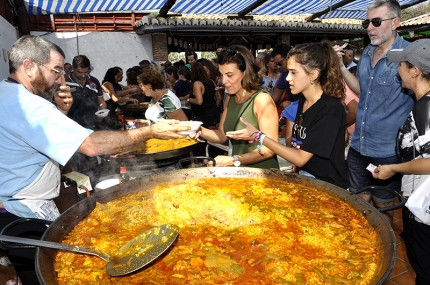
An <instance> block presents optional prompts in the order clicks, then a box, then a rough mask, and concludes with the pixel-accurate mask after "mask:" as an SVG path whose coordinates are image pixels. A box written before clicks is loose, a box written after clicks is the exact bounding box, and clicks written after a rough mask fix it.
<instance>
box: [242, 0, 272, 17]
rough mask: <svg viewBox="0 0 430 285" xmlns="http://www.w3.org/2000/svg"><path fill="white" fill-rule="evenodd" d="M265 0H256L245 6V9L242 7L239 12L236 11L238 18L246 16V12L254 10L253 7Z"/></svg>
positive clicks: (265, 0)
mask: <svg viewBox="0 0 430 285" xmlns="http://www.w3.org/2000/svg"><path fill="white" fill-rule="evenodd" d="M266 2H267V0H257V1H255V2H254V3H252V4H251V5H249V6H248V7H246V8H245V9H243V10H242V11H240V12H239V13H237V15H238V16H239V18H243V17H245V16H246V14H248V13H249V12H251V11H252V10H254V9H255V8H257V7H259V6H261V5H262V4H264V3H266Z"/></svg>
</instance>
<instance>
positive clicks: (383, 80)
mask: <svg viewBox="0 0 430 285" xmlns="http://www.w3.org/2000/svg"><path fill="white" fill-rule="evenodd" d="M396 81H398V78H397V71H396V70H384V71H383V72H381V73H380V74H379V75H378V76H377V83H378V86H379V88H378V89H380V90H378V91H383V92H378V96H379V97H382V98H386V97H390V96H392V95H394V94H393V93H395V92H391V91H393V90H390V89H391V88H390V87H389V86H391V87H396V86H397V84H395V83H396Z"/></svg>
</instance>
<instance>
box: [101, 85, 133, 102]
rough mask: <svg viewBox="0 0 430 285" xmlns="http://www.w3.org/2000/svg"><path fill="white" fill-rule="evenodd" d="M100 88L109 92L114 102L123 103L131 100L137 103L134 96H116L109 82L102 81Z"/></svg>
mask: <svg viewBox="0 0 430 285" xmlns="http://www.w3.org/2000/svg"><path fill="white" fill-rule="evenodd" d="M102 89H103V91H104V92H106V93H108V94H109V96H110V97H111V99H112V101H114V102H115V103H125V102H133V103H136V104H137V103H139V101H138V100H137V99H135V98H128V97H118V96H117V92H115V89H114V88H113V85H112V83H110V82H105V83H103V85H102Z"/></svg>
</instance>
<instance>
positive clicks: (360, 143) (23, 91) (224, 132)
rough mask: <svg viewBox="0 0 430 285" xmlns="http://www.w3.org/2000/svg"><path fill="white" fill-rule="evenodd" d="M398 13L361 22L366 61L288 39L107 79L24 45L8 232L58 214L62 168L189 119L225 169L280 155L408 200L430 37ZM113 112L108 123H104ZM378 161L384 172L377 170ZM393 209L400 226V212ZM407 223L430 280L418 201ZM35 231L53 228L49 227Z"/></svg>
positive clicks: (419, 159)
mask: <svg viewBox="0 0 430 285" xmlns="http://www.w3.org/2000/svg"><path fill="white" fill-rule="evenodd" d="M400 13H401V9H400V5H399V3H398V2H397V1H396V0H374V1H373V2H372V3H371V4H370V5H369V7H368V11H367V19H366V20H364V21H363V22H362V26H363V28H364V29H366V31H367V33H368V36H369V38H370V44H369V45H368V46H367V47H365V49H364V51H363V52H362V54H361V56H360V58H359V60H357V58H355V57H356V51H355V50H353V49H351V48H348V47H344V46H339V45H333V44H332V43H331V42H328V41H322V42H315V43H303V44H298V45H295V46H293V47H291V46H289V45H287V44H284V43H280V44H277V45H276V46H275V47H274V48H273V49H272V50H271V51H270V52H259V53H257V54H253V53H252V51H251V50H249V49H248V48H247V47H245V46H242V45H232V46H228V47H226V46H219V47H218V48H217V50H216V55H217V58H216V59H215V60H210V59H205V58H200V59H199V58H198V55H197V53H196V52H194V51H190V52H187V53H186V62H185V61H183V60H180V61H177V62H175V63H173V64H172V63H170V62H169V61H165V62H164V63H162V64H160V62H158V61H153V60H142V61H140V62H139V63H138V65H136V66H133V67H131V68H129V69H127V71H126V74H125V77H126V80H125V82H126V84H122V83H121V82H122V81H123V77H124V74H123V70H122V68H120V67H118V66H114V67H111V68H109V69H108V70H107V71H106V74H105V76H104V78H103V80H102V81H101V82H100V81H99V80H98V79H97V78H95V77H94V76H92V75H91V71H92V65H91V62H90V59H89V58H87V57H86V56H85V55H77V56H75V57H74V58H73V60H72V62H71V64H70V63H64V57H65V56H64V52H63V51H62V50H61V48H60V47H58V46H57V45H55V44H53V43H50V42H48V41H46V40H45V39H43V38H42V37H37V36H24V37H21V38H20V39H19V40H18V41H17V42H16V43H15V44H14V45H13V47H12V49H11V51H10V56H9V58H10V61H9V62H10V76H9V77H8V78H7V79H6V80H4V81H2V82H1V83H0V86H1V88H0V110H1V112H0V114H2V116H3V117H4V118H5V119H6V118H7V119H8V120H9V121H10V120H11V119H12V120H13V122H15V123H14V124H13V125H12V124H10V125H7V124H5V125H4V126H3V125H2V127H1V128H0V142H1V143H2V145H3V146H5V148H4V151H3V152H2V153H1V155H0V186H1V188H2V189H7V190H2V195H1V199H0V208H1V209H3V210H4V212H5V213H2V214H0V227H2V226H4V225H6V224H7V223H9V222H10V221H13V220H16V219H18V218H20V217H32V218H35V217H36V218H40V219H44V220H55V218H56V217H57V216H58V215H59V212H58V210H56V207H55V204H54V203H53V200H52V199H53V198H54V197H56V196H58V190H59V184H60V182H59V179H60V170H59V165H65V164H66V163H67V162H68V161H69V160H70V161H71V162H73V163H74V165H75V167H76V169H77V170H81V169H84V168H86V167H89V166H91V165H93V164H95V163H97V162H96V161H95V156H97V155H100V154H110V153H114V152H117V151H118V150H120V149H122V148H124V147H127V146H130V145H133V144H135V143H137V142H140V141H143V140H146V139H148V138H152V137H156V138H160V139H171V138H181V137H182V136H180V135H178V134H176V132H178V131H184V130H186V129H185V128H184V127H177V126H174V125H173V124H175V123H178V122H179V121H186V120H196V121H201V122H202V127H201V128H200V129H199V130H198V131H197V132H196V134H195V135H189V138H198V137H200V138H203V139H205V140H207V141H208V142H212V143H214V144H224V145H228V153H226V154H222V155H217V156H216V157H215V158H214V160H215V165H216V166H233V167H239V166H246V167H256V168H265V169H279V163H278V160H277V156H279V157H282V158H284V159H286V160H287V161H289V162H291V163H292V164H294V171H295V172H297V173H299V174H301V175H305V176H309V177H313V178H317V179H320V180H323V181H326V182H328V183H331V184H334V185H337V186H339V187H341V188H343V189H345V190H348V191H350V192H352V193H358V192H360V190H361V189H363V188H364V187H366V186H368V185H377V186H382V187H385V188H388V189H391V190H392V191H396V192H400V191H402V193H403V195H404V196H406V197H408V196H410V195H411V194H412V193H413V191H414V190H415V188H414V183H411V182H410V181H414V179H416V177H418V178H420V177H421V176H420V175H424V174H430V162H429V161H430V160H429V159H430V158H429V156H430V150H429V149H428V148H429V147H428V145H429V141H430V140H429V139H428V138H427V137H428V133H429V126H428V121H429V100H430V99H429V98H430V48H429V47H430V40H418V41H415V42H412V43H409V42H407V41H406V40H404V39H402V38H401V37H400V36H399V35H398V34H397V32H396V29H397V27H398V26H399V23H400ZM28 51H31V52H28ZM10 94H14V95H16V96H9V95H10ZM143 102H147V103H148V104H149V105H148V108H147V110H146V112H145V117H146V119H147V120H148V122H149V126H147V127H142V128H137V129H135V130H128V131H119V130H115V128H116V125H115V116H116V113H117V110H118V109H117V108H118V107H120V106H121V105H124V104H139V103H143ZM16 106H19V110H17V107H16ZM102 109H108V110H109V114H110V116H106V117H103V118H102V117H97V116H96V115H95V113H97V111H99V110H102ZM280 118H285V120H286V124H285V135H284V136H285V142H286V143H285V144H283V143H281V142H280V140H279V134H280V124H279V122H280ZM70 133H73V134H74V135H73V137H71V136H69V135H68V134H70ZM345 145H349V150H348V152H347V155H345ZM369 164H373V165H375V166H377V168H376V170H375V171H374V172H373V173H371V172H370V171H368V170H367V169H366V167H367V166H368V165H369ZM405 173H406V175H402V174H405ZM402 176H403V182H402ZM411 185H412V186H411ZM28 193H32V195H31V198H29V196H28ZM358 195H359V196H360V197H362V198H363V199H365V200H366V201H368V202H369V203H372V204H373V205H374V206H375V207H376V208H382V207H386V206H391V205H392V204H393V203H394V199H395V196H394V195H393V194H392V193H389V192H386V191H380V190H373V191H371V192H367V191H365V192H360V193H359V194H358ZM383 215H384V216H385V218H386V219H387V221H388V222H390V223H391V222H392V220H393V211H387V212H384V213H383ZM403 223H404V239H405V243H406V249H407V254H408V258H409V261H410V263H411V265H412V267H413V269H414V270H415V272H416V284H417V285H423V284H430V281H429V280H430V261H429V260H430V259H429V257H430V243H428V240H427V237H430V226H429V225H427V224H424V223H421V222H420V221H419V220H417V219H416V218H415V217H414V215H413V213H411V212H410V211H409V210H408V208H407V207H404V208H403ZM27 230H28V229H22V232H25V231H27ZM34 231H35V232H41V233H43V226H42V227H41V226H40V225H38V226H35V229H34ZM18 234H19V233H18ZM8 256H9V258H10V261H11V262H12V263H13V264H14V266H15V269H16V271H17V272H18V274H19V276H20V278H21V280H22V282H23V284H38V283H37V281H36V280H37V277H36V275H35V273H34V271H33V270H34V268H32V266H30V265H29V264H30V263H31V260H32V258H33V257H34V251H31V250H30V251H27V252H26V253H25V254H24V255H23V254H22V252H19V253H17V252H15V251H13V250H11V251H10V252H8ZM23 256H24V257H23ZM23 258H24V259H28V260H30V262H23Z"/></svg>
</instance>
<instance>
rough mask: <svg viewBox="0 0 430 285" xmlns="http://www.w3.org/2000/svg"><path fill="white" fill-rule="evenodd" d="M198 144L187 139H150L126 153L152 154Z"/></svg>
mask: <svg viewBox="0 0 430 285" xmlns="http://www.w3.org/2000/svg"><path fill="white" fill-rule="evenodd" d="M196 143H197V140H189V139H186V138H182V139H170V140H160V139H149V140H146V141H143V142H142V143H139V144H138V145H137V146H134V147H133V148H132V149H129V150H126V151H124V152H133V153H136V154H150V153H157V152H163V151H170V150H175V149H180V148H183V147H187V146H190V145H194V144H196ZM124 152H123V153H124Z"/></svg>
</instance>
